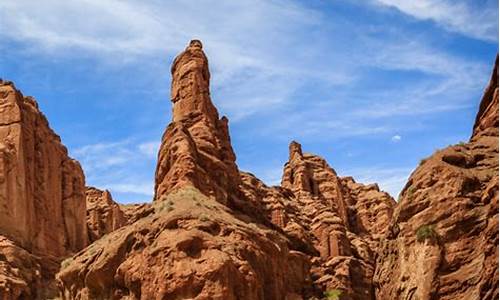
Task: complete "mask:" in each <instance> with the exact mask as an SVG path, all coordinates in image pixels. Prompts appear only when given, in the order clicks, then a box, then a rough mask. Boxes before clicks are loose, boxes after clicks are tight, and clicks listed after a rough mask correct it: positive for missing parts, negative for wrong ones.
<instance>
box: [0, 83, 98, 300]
mask: <svg viewBox="0 0 500 300" xmlns="http://www.w3.org/2000/svg"><path fill="white" fill-rule="evenodd" d="M84 181H85V180H84V175H83V172H82V169H81V168H80V165H79V163H78V162H76V161H75V160H73V159H71V158H70V157H68V154H67V150H66V148H65V147H64V146H63V145H62V144H61V140H60V138H59V136H57V135H56V134H55V133H54V132H53V131H52V129H50V127H49V125H48V122H47V119H46V118H45V116H44V115H43V114H42V113H41V112H40V110H39V109H38V104H37V103H36V101H35V100H34V99H33V98H31V97H24V96H23V95H22V94H21V92H19V91H18V90H17V89H16V88H15V87H14V85H13V84H12V83H10V82H5V81H0V207H1V209H0V233H1V234H2V235H3V237H2V245H0V254H1V255H0V262H2V264H0V273H1V274H2V276H6V277H7V279H6V280H2V279H0V290H2V291H3V292H5V293H7V294H9V293H10V294H9V295H10V296H5V295H7V294H4V296H3V298H2V299H17V298H21V299H23V297H24V298H30V299H35V298H37V297H45V296H43V293H45V289H49V288H50V285H51V283H50V280H51V277H52V278H53V274H54V273H55V271H56V270H57V265H58V261H59V260H60V259H61V257H64V256H68V255H70V254H71V253H74V252H76V251H78V250H80V249H82V248H83V247H85V246H86V245H87V243H88V239H87V227H86V224H85V183H84ZM9 240H10V241H9ZM30 266H33V267H30ZM55 266H56V267H55ZM16 269H17V270H21V271H19V272H18V271H12V270H16ZM11 271H12V272H11ZM6 274H7V275H6ZM9 274H15V276H14V277H9ZM9 278H10V279H9Z"/></svg>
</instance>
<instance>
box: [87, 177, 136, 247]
mask: <svg viewBox="0 0 500 300" xmlns="http://www.w3.org/2000/svg"><path fill="white" fill-rule="evenodd" d="M85 194H86V197H87V226H88V233H89V240H90V242H94V241H96V240H98V239H100V238H101V237H102V236H103V235H105V234H108V233H110V232H111V231H114V230H116V229H118V228H120V227H122V226H123V225H125V224H127V218H126V215H125V214H124V212H123V211H122V210H121V208H120V206H119V205H118V204H116V203H115V201H113V198H112V197H111V193H110V192H109V191H101V190H99V189H96V188H94V187H87V190H86V192H85Z"/></svg>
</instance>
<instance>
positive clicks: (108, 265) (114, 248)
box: [58, 186, 310, 299]
mask: <svg viewBox="0 0 500 300" xmlns="http://www.w3.org/2000/svg"><path fill="white" fill-rule="evenodd" d="M153 207H154V209H155V212H154V213H153V214H151V215H149V216H147V217H144V218H142V219H140V220H138V221H137V222H135V223H133V224H131V225H127V226H124V227H122V228H120V229H118V230H116V231H113V232H112V233H110V234H108V235H106V237H104V238H103V239H100V240H98V241H96V242H95V243H93V244H92V245H91V246H90V247H89V248H87V249H86V251H84V252H82V253H80V254H79V255H77V256H76V257H74V258H72V259H70V260H68V261H67V263H66V264H64V263H63V265H64V267H63V269H62V270H61V272H60V273H59V274H58V278H59V281H60V285H61V287H62V293H63V298H64V299H301V298H300V295H302V294H303V292H304V291H303V289H304V287H307V286H309V285H310V282H308V281H307V279H308V274H309V263H308V260H307V257H306V255H304V254H303V253H301V252H298V251H291V250H290V249H289V247H288V243H287V240H286V238H284V237H283V236H282V235H280V234H279V233H277V232H276V231H274V230H271V229H268V228H265V227H260V226H258V225H257V224H255V223H249V222H246V221H244V220H240V219H238V218H236V217H235V215H234V212H233V211H232V210H231V209H229V208H228V207H227V206H224V205H222V204H220V203H219V202H217V201H214V200H213V199H211V198H208V197H206V196H205V195H203V194H202V193H201V192H200V191H198V190H197V189H196V188H194V187H190V186H184V187H182V188H180V189H177V190H176V191H175V192H173V193H170V194H169V195H168V196H166V198H165V199H164V201H161V202H156V203H155V204H154V205H153ZM294 297H295V298H294Z"/></svg>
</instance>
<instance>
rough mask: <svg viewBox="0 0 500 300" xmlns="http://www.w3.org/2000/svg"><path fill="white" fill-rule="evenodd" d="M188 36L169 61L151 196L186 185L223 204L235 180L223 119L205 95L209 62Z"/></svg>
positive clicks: (234, 188)
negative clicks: (166, 121)
mask: <svg viewBox="0 0 500 300" xmlns="http://www.w3.org/2000/svg"><path fill="white" fill-rule="evenodd" d="M202 49H203V46H202V44H201V42H200V41H199V40H192V41H191V42H190V43H189V45H188V47H187V48H186V50H184V51H183V52H182V53H181V54H179V55H178V56H177V57H176V58H175V60H174V63H173V65H172V91H171V92H172V95H171V100H172V102H173V113H172V116H173V117H172V123H171V124H170V125H169V126H168V127H167V129H166V131H165V133H164V135H163V138H162V143H161V147H160V152H159V154H158V165H157V169H156V178H155V200H156V201H159V200H161V198H162V196H164V195H166V194H167V193H168V192H170V191H171V190H173V189H174V188H177V187H180V186H183V185H186V184H190V185H193V186H195V187H196V188H198V189H199V190H200V191H202V192H203V193H204V194H206V195H208V196H214V197H216V198H217V200H218V201H220V202H223V203H226V202H227V201H228V199H229V198H230V195H231V194H232V193H233V191H236V190H237V187H238V184H239V182H240V177H239V173H238V169H237V167H236V164H235V161H236V156H235V155H234V152H233V149H232V147H231V142H230V138H229V130H228V125H227V124H228V120H227V118H226V117H222V118H221V119H219V114H218V112H217V109H216V108H215V106H214V105H213V103H212V101H211V99H210V90H209V83H210V72H209V70H208V60H207V57H206V56H205V53H204V52H203V50H202Z"/></svg>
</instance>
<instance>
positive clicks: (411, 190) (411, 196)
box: [406, 186, 416, 198]
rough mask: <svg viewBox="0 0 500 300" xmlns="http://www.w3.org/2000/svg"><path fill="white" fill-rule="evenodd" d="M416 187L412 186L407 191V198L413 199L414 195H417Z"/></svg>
mask: <svg viewBox="0 0 500 300" xmlns="http://www.w3.org/2000/svg"><path fill="white" fill-rule="evenodd" d="M415 190H416V189H415V187H414V186H410V187H409V188H408V189H407V190H406V197H407V198H413V194H414V193H415Z"/></svg>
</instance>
